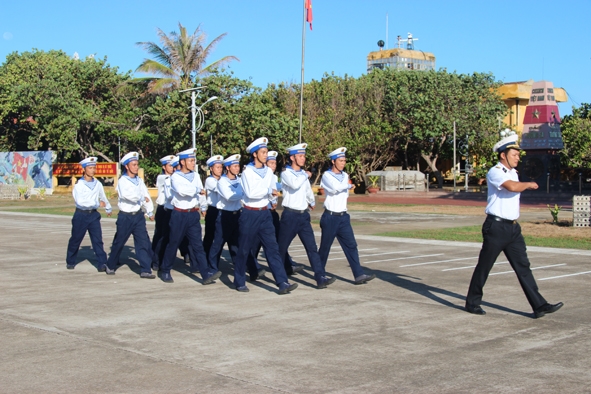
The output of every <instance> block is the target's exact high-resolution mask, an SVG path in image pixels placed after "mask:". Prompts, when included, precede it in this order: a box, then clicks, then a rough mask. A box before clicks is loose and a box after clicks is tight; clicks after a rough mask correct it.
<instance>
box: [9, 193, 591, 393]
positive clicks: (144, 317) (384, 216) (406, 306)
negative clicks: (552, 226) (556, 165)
mask: <svg viewBox="0 0 591 394" xmlns="http://www.w3.org/2000/svg"><path fill="white" fill-rule="evenodd" d="M351 202H354V199H351ZM320 213H321V210H320V209H319V210H316V211H314V216H313V218H314V220H317V219H318V217H319V215H320ZM458 213H459V214H457V215H444V214H401V213H387V212H386V213H381V212H377V213H373V212H370V213H363V212H352V213H351V217H352V221H353V222H354V230H355V232H356V235H357V242H358V245H359V252H360V256H361V262H362V265H363V266H364V267H365V269H366V271H367V273H374V274H376V275H377V278H376V279H375V280H373V281H372V282H369V283H367V284H364V285H358V286H356V285H354V284H353V277H352V273H351V270H350V268H349V267H348V264H347V260H346V259H345V257H344V255H343V253H342V251H341V249H340V246H339V245H338V242H336V241H335V244H334V245H333V249H332V251H331V254H330V256H329V261H328V264H327V272H328V273H329V274H330V275H334V276H336V277H337V281H336V282H335V283H334V284H332V285H330V286H329V287H328V288H327V289H322V290H318V289H316V286H315V281H314V279H313V275H312V271H311V269H310V268H309V263H308V260H307V257H306V254H305V251H304V249H303V247H302V245H301V244H300V243H299V241H298V240H297V239H296V240H295V241H294V243H293V244H292V246H291V248H290V254H291V255H292V257H293V258H294V260H296V261H297V262H299V263H303V264H305V265H306V267H307V268H306V270H305V271H303V272H302V273H300V274H298V275H295V276H293V277H292V278H291V279H290V280H291V281H292V282H296V283H298V284H299V287H298V288H297V289H296V290H295V291H293V292H292V293H291V294H288V295H278V294H277V288H276V286H275V285H274V283H273V282H272V276H271V275H270V274H267V278H266V279H263V280H260V281H258V282H255V283H248V284H247V285H248V286H249V288H250V292H249V293H239V292H237V291H235V290H234V288H233V285H232V280H233V272H232V267H231V265H230V264H229V255H228V253H227V251H225V252H224V256H223V259H222V261H221V263H220V265H221V269H222V272H223V275H222V277H221V279H220V280H218V281H217V283H215V284H212V285H209V286H203V285H202V284H201V278H200V277H198V276H194V275H192V274H190V273H189V271H188V266H186V265H185V264H184V263H183V261H182V260H181V258H180V256H179V257H178V258H177V261H176V264H175V268H174V270H173V272H172V276H173V277H174V280H175V282H174V283H173V284H167V283H164V282H162V281H161V280H160V279H155V280H146V279H140V278H139V265H138V263H137V261H136V259H135V256H134V254H133V241H132V239H130V240H129V241H128V244H127V247H126V250H124V253H123V256H122V258H121V263H122V266H121V267H120V268H119V269H118V270H117V273H116V275H115V276H107V275H105V274H104V273H98V272H97V270H96V267H95V265H96V259H95V256H94V253H93V252H92V250H91V248H90V240H89V238H88V236H87V237H86V238H85V240H84V242H83V244H82V248H81V251H80V253H79V261H80V263H79V264H78V265H77V266H76V268H75V269H74V270H66V264H65V254H66V246H67V242H68V239H69V236H70V230H71V223H70V221H71V218H70V217H68V216H58V215H43V214H30V213H18V212H8V211H0V224H1V225H0V256H1V257H0V269H1V272H2V285H1V288H2V297H1V298H0V311H1V312H0V331H1V335H0V346H1V349H2V351H1V357H0V392H2V393H226V392H241V393H360V392H363V393H392V392H401V393H504V392H522V393H585V392H589V391H590V387H591V372H590V370H591V335H590V334H591V311H590V309H589V299H590V295H591V294H590V293H591V290H590V286H589V280H590V279H591V263H590V262H591V251H584V250H574V249H552V248H541V247H530V248H528V253H529V257H530V260H531V262H532V268H533V273H534V275H535V277H536V280H537V283H538V286H539V288H540V292H541V293H542V295H543V296H544V297H545V298H546V299H547V300H548V301H549V302H551V303H556V302H559V301H562V302H564V304H565V305H564V307H563V308H562V309H561V310H559V311H558V312H556V313H554V314H549V315H546V316H544V317H543V318H540V319H534V318H533V314H532V311H531V309H530V307H529V304H528V303H527V300H526V298H525V295H524V294H523V292H522V290H521V288H520V286H519V284H518V281H517V278H516V276H515V274H514V272H513V271H512V269H511V267H510V265H509V264H508V262H507V260H506V259H505V257H504V256H503V255H501V256H499V259H498V261H497V263H496V264H495V266H494V268H493V270H492V272H491V276H490V277H489V280H488V282H487V285H486V287H485V288H484V291H485V294H484V302H483V304H482V307H483V308H484V309H485V310H486V312H487V314H486V316H476V315H471V314H469V313H467V312H465V311H464V309H463V307H464V297H465V294H466V292H467V289H468V284H469V281H470V277H471V275H472V271H473V267H474V265H475V264H476V262H477V258H478V253H479V251H480V246H481V245H480V244H478V243H468V242H447V241H445V242H444V241H432V240H418V239H403V238H392V237H381V236H375V235H371V234H376V233H379V232H380V231H391V230H392V228H396V227H397V226H398V227H405V228H411V229H412V228H420V227H421V226H423V228H425V227H433V226H438V225H441V226H450V227H451V224H453V225H454V226H460V225H473V224H481V223H482V221H483V218H484V216H483V215H481V216H468V215H462V211H461V209H458ZM545 215H546V216H548V214H547V212H545ZM102 226H103V240H104V243H105V250H106V252H107V253H109V251H110V246H111V241H112V239H113V235H114V233H115V220H114V219H103V220H102ZM153 226H154V225H153V223H148V231H149V233H150V236H151V235H152V234H153V228H154V227H153ZM316 228H317V227H316ZM381 229H383V230H381ZM317 236H318V238H317V240H318V241H319V236H320V232H317ZM261 262H262V263H263V265H266V263H265V262H264V259H263V260H261Z"/></svg>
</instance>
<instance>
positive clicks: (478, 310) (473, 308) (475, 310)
mask: <svg viewBox="0 0 591 394" xmlns="http://www.w3.org/2000/svg"><path fill="white" fill-rule="evenodd" d="M466 311H467V312H470V313H473V314H475V315H486V312H485V311H484V309H482V308H481V307H480V305H476V306H470V305H466Z"/></svg>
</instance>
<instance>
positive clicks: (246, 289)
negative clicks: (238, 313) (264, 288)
mask: <svg viewBox="0 0 591 394" xmlns="http://www.w3.org/2000/svg"><path fill="white" fill-rule="evenodd" d="M236 290H237V291H239V292H241V293H248V292H249V291H250V290H248V287H246V286H239V287H237V288H236Z"/></svg>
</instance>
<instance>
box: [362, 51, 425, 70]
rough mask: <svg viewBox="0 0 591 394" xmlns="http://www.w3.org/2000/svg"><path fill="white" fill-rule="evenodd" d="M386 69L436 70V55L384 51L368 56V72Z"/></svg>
mask: <svg viewBox="0 0 591 394" xmlns="http://www.w3.org/2000/svg"><path fill="white" fill-rule="evenodd" d="M385 67H390V68H394V69H396V70H421V71H425V70H435V55H433V54H432V53H430V52H423V51H417V50H414V49H402V48H394V49H384V50H380V51H375V52H370V53H369V55H367V71H368V72H369V71H371V70H373V69H374V68H380V69H384V68H385Z"/></svg>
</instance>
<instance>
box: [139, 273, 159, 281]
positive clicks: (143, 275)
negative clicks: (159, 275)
mask: <svg viewBox="0 0 591 394" xmlns="http://www.w3.org/2000/svg"><path fill="white" fill-rule="evenodd" d="M140 278H142V279H156V275H154V274H153V273H151V272H142V273H141V274H140Z"/></svg>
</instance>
